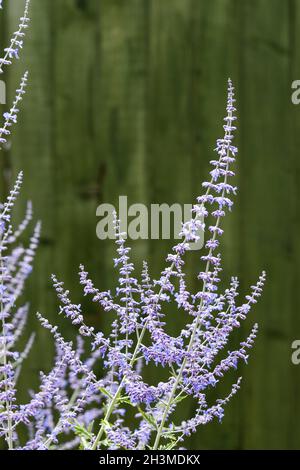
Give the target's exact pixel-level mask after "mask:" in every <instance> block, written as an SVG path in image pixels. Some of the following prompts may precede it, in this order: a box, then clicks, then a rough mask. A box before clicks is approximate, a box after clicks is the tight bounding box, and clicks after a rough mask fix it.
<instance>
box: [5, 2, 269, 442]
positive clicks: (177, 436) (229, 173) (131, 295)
mask: <svg viewBox="0 0 300 470" xmlns="http://www.w3.org/2000/svg"><path fill="white" fill-rule="evenodd" d="M1 6H2V2H1V0H0V7H1ZM28 9H29V0H27V1H26V2H25V12H24V15H23V17H22V18H21V19H20V25H19V29H18V30H17V32H15V33H14V34H13V36H12V39H11V41H10V45H9V47H8V48H6V49H5V55H4V57H3V58H2V59H0V71H3V67H4V66H5V65H10V63H11V59H12V58H14V57H16V58H17V57H18V51H19V49H20V48H21V47H22V46H23V36H24V30H25V29H26V27H27V25H28V21H29V17H28V13H29V10H28ZM26 82H27V73H25V75H24V76H23V78H22V81H21V85H20V87H19V89H18V90H17V93H16V98H15V100H14V102H13V105H12V107H11V109H10V110H9V112H6V113H4V124H3V126H2V127H1V128H0V145H3V144H5V143H6V140H7V138H8V136H9V135H10V132H11V126H12V124H14V123H16V121H17V115H18V111H19V110H18V104H19V102H20V101H21V99H22V96H23V94H24V92H25V87H26ZM234 102H235V100H234V89H233V86H232V83H231V81H230V80H229V81H228V97H227V114H226V117H225V125H224V136H223V138H221V139H219V140H218V141H217V146H216V149H215V150H216V155H217V157H216V159H214V160H212V161H211V165H212V170H211V172H210V180H209V181H208V182H205V183H203V188H204V193H203V194H202V195H201V196H199V197H198V200H197V203H196V204H195V205H194V206H193V210H192V214H191V219H190V220H189V221H188V222H186V223H184V224H183V226H182V232H181V236H182V239H181V241H180V242H179V243H178V244H176V245H175V246H174V248H173V250H172V252H171V253H170V254H169V255H168V256H167V259H166V263H167V264H166V267H165V269H164V270H163V271H162V273H161V275H160V276H159V278H158V279H153V278H152V276H150V273H149V269H148V264H147V263H146V262H144V263H143V269H142V272H141V275H140V276H139V277H137V276H136V274H135V267H134V265H133V263H132V261H131V259H130V248H129V247H127V246H126V243H125V239H126V234H125V233H122V232H121V231H120V221H119V220H118V218H117V215H115V236H116V246H117V250H116V251H117V255H116V258H115V259H114V265H115V267H116V269H117V271H118V287H117V288H116V289H115V290H114V291H112V290H108V291H100V290H99V289H97V288H96V287H95V286H94V283H93V281H92V280H91V279H90V277H89V274H88V273H87V271H86V270H85V268H84V266H80V271H79V283H80V285H81V287H82V289H83V293H84V295H85V296H91V299H92V301H93V302H95V303H96V304H97V305H98V306H99V308H100V309H101V311H102V312H103V313H104V314H105V315H107V316H109V317H110V318H111V330H110V334H109V335H108V336H105V335H104V333H103V332H101V331H96V330H95V329H94V328H93V327H90V326H88V325H87V324H86V323H85V321H84V314H83V311H82V307H81V305H80V304H75V303H73V302H72V301H71V299H70V295H69V291H68V290H66V289H65V288H64V284H63V282H61V281H59V280H58V279H57V277H56V276H53V277H52V280H53V285H54V289H55V291H56V293H57V296H58V299H59V301H60V311H59V313H60V314H62V315H63V316H65V317H66V318H68V319H69V320H70V321H71V322H72V324H73V325H75V326H76V327H77V328H78V336H77V340H76V341H77V342H76V345H75V346H73V344H72V342H69V341H66V340H65V339H64V338H63V337H62V335H61V334H60V333H59V331H58V327H57V326H55V325H52V324H50V323H49V321H48V320H47V319H45V318H44V317H43V316H42V315H41V314H39V313H38V315H37V316H38V319H39V320H40V322H41V324H42V326H43V327H45V328H46V329H48V330H49V331H50V332H51V333H52V335H53V338H54V342H55V346H56V354H55V358H54V365H53V367H52V369H51V370H50V371H47V372H42V373H41V374H40V381H41V384H40V387H39V389H38V391H36V392H34V391H29V399H28V402H27V403H25V404H23V403H22V404H21V403H19V402H18V400H17V380H18V376H19V373H20V368H21V365H22V362H23V360H24V359H25V358H26V356H27V355H28V352H29V349H30V347H31V344H32V342H33V336H30V337H29V340H28V342H27V345H26V347H25V349H24V350H23V352H21V353H20V352H17V351H16V343H17V341H18V339H19V337H20V335H21V333H22V331H23V329H24V326H25V323H26V316H27V312H28V306H27V305H26V304H25V305H21V306H18V304H17V300H18V298H19V297H20V295H21V294H22V292H23V287H24V282H25V280H26V278H27V277H28V275H29V274H30V272H31V269H32V261H33V257H34V254H35V250H36V248H37V245H38V239H39V232H40V224H39V223H38V224H37V225H36V228H35V230H34V233H33V236H32V237H31V239H30V242H29V246H28V247H27V248H24V247H23V245H21V244H19V243H18V240H19V238H20V236H21V235H22V233H23V231H24V230H25V228H26V227H27V225H28V224H29V222H30V220H31V217H32V211H31V205H30V204H29V205H28V209H27V213H26V216H25V219H24V221H23V222H22V223H21V224H20V226H19V227H18V228H17V229H16V230H13V228H12V224H11V213H12V208H13V206H14V202H15V199H16V196H17V195H18V193H19V190H20V186H21V182H22V173H20V174H19V176H18V178H17V181H16V184H15V187H14V188H13V190H12V191H11V193H10V195H9V196H8V198H7V200H6V202H5V203H4V204H3V205H2V206H1V208H0V307H1V314H0V315H1V329H0V331H1V333H0V438H1V437H2V438H3V439H4V442H5V443H6V446H7V448H8V449H22V450H29V449H32V450H51V449H61V450H62V449H84V450H97V449H134V450H136V449H175V448H176V447H178V446H181V445H182V442H183V441H184V440H185V438H186V437H188V436H190V435H191V433H193V432H195V431H196V430H197V428H198V427H199V426H201V425H204V424H207V423H208V422H210V421H212V420H213V419H218V420H220V421H221V420H222V418H223V415H224V408H225V406H226V404H227V403H228V402H229V400H230V399H231V397H232V396H233V395H234V394H235V393H236V392H237V390H238V389H239V387H240V379H238V380H237V382H236V383H234V384H233V385H232V388H231V390H230V391H229V393H228V395H227V396H226V397H224V398H220V399H218V400H217V401H216V402H215V403H210V400H209V391H210V389H211V388H212V387H215V386H216V385H217V384H218V382H219V380H220V379H221V378H222V377H223V375H224V374H225V373H226V372H227V371H229V370H230V369H235V368H237V365H238V362H239V361H240V360H242V361H247V359H248V350H249V349H250V348H251V347H252V345H253V342H254V339H255V337H256V333H257V325H254V326H253V328H252V331H251V332H250V334H249V336H248V337H247V338H246V339H245V341H243V342H242V343H241V344H240V346H239V347H238V349H236V350H233V351H228V346H227V345H228V341H229V338H230V335H231V333H232V331H233V330H234V329H235V328H238V327H239V326H240V323H241V320H244V319H245V318H246V316H247V315H248V313H249V311H250V309H251V307H252V305H253V304H255V303H256V301H257V299H258V297H259V296H260V295H261V292H262V288H263V285H264V282H265V273H264V272H263V273H262V274H261V276H260V277H259V279H258V281H257V283H256V284H255V285H254V286H252V287H251V292H250V294H249V295H248V296H246V298H245V300H244V302H242V303H241V304H239V305H238V303H237V296H238V287H239V283H238V279H237V278H235V277H233V278H232V279H231V282H230V285H229V287H228V288H227V289H226V290H225V291H224V292H220V287H219V284H220V273H221V270H222V268H221V255H220V254H219V253H218V248H219V239H220V237H221V235H222V234H223V229H222V227H221V221H222V219H223V217H224V216H225V213H226V211H227V210H231V207H232V204H233V202H232V200H231V196H232V194H235V193H236V188H235V187H234V186H232V185H231V184H230V182H229V180H230V178H232V177H233V176H234V172H233V169H232V166H233V164H234V161H235V158H236V154H237V148H236V147H235V146H234V145H233V134H234V131H235V129H236V128H235V125H234V124H235V120H236V117H235V107H234ZM204 228H205V230H206V232H207V233H208V234H209V237H208V240H207V241H206V243H205V250H206V251H205V253H204V254H203V255H202V256H201V263H202V264H203V267H202V268H201V270H200V272H199V275H198V278H199V290H198V291H197V292H191V291H190V289H189V288H188V286H187V281H186V266H185V254H186V252H187V251H188V250H189V245H190V243H193V242H195V241H197V240H198V236H199V230H204ZM171 302H172V303H171ZM167 303H171V305H172V307H173V313H172V315H173V318H176V316H177V315H180V316H181V317H182V314H185V316H186V324H185V327H184V328H183V329H182V330H181V331H180V332H179V334H178V335H176V336H172V335H170V334H169V333H168V332H167V326H168V325H167V321H166V320H167V318H166V317H165V312H166V308H165V307H166V304H167ZM226 350H227V352H226ZM222 351H223V354H224V352H225V354H224V357H223V358H222V359H220V357H219V353H220V352H222ZM149 363H152V364H154V366H156V367H157V368H163V369H164V371H165V376H166V379H165V380H162V381H157V383H156V384H155V385H150V384H148V383H147V382H146V380H145V378H144V377H145V373H144V369H143V366H145V365H147V364H149ZM100 365H102V367H99V366H100ZM99 369H101V370H102V371H103V373H102V374H99ZM187 399H191V400H194V403H195V413H194V415H193V416H191V417H188V419H186V421H183V422H177V421H176V409H177V407H178V405H179V403H181V402H182V401H183V400H187Z"/></svg>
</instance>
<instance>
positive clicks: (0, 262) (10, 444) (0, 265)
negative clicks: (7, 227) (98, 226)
mask: <svg viewBox="0 0 300 470" xmlns="http://www.w3.org/2000/svg"><path fill="white" fill-rule="evenodd" d="M2 243H3V240H1V243H0V271H1V281H0V282H1V292H3V288H4V283H3V272H4V265H3V259H2ZM0 310H1V317H2V318H1V320H2V334H3V336H2V341H3V345H2V348H3V349H2V354H3V366H4V372H3V378H4V383H5V386H4V390H5V393H6V394H7V393H8V392H9V389H8V386H7V378H8V377H7V373H6V366H7V364H8V362H7V343H6V325H5V318H4V317H5V314H4V309H3V300H2V294H1V300H0ZM5 407H6V414H7V435H6V441H7V444H8V448H9V450H12V449H13V433H12V418H11V403H10V401H9V400H8V399H7V398H6V401H5Z"/></svg>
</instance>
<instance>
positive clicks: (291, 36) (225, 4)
mask: <svg viewBox="0 0 300 470" xmlns="http://www.w3.org/2000/svg"><path fill="white" fill-rule="evenodd" d="M21 9H22V2H21V1H20V0H10V2H9V3H8V6H7V14H6V15H7V16H6V23H5V29H2V32H1V35H0V37H1V38H2V37H3V36H4V35H5V36H7V34H8V31H13V30H15V27H16V25H17V22H18V16H19V15H20V12H21ZM31 16H32V24H31V30H30V33H29V34H28V37H27V39H26V47H25V50H24V54H23V55H22V60H21V61H20V62H18V64H15V65H14V66H13V67H11V68H10V73H9V76H8V77H7V81H8V85H9V90H10V96H12V93H13V90H14V88H15V85H16V83H17V81H18V80H19V76H20V75H21V73H22V71H23V70H25V69H29V71H30V76H31V78H30V87H29V89H28V94H27V96H26V99H25V101H24V105H23V107H22V114H21V119H20V122H22V125H18V127H17V129H16V131H15V133H14V138H13V142H12V147H11V149H10V150H9V151H7V152H3V153H2V154H1V155H0V157H1V163H0V165H1V173H2V174H1V180H0V181H1V192H3V191H5V190H6V187H7V186H8V183H9V182H11V181H12V180H13V177H14V175H15V174H16V173H17V172H18V171H19V170H20V169H23V170H24V172H25V183H24V189H23V200H24V199H26V198H30V199H32V200H33V203H34V207H35V211H36V215H37V217H38V218H41V219H42V220H43V238H42V243H41V247H40V250H39V254H38V257H37V260H36V265H35V272H34V274H33V276H32V278H31V280H30V282H29V286H28V290H27V295H28V296H29V298H30V301H31V304H32V317H31V319H30V325H29V327H31V328H32V327H34V328H35V327H36V326H37V324H36V320H35V317H34V312H35V311H36V310H39V311H41V312H42V313H43V314H44V315H45V316H47V317H48V318H49V319H50V320H51V321H55V322H56V321H58V322H60V324H61V328H62V331H63V332H64V333H65V334H66V335H70V336H72V335H73V334H74V331H73V330H72V328H70V325H69V324H68V323H67V322H65V321H62V320H61V319H58V318H57V310H56V300H55V297H54V293H53V291H52V289H51V284H50V280H49V276H50V274H51V272H55V273H57V275H58V276H59V277H60V278H62V279H64V280H65V282H66V285H67V287H68V288H70V290H71V292H72V293H73V299H74V301H76V302H77V301H78V302H81V301H82V303H83V305H84V308H85V311H86V318H87V321H88V322H89V323H91V324H95V325H97V326H99V327H101V328H105V329H107V328H108V322H109V318H108V317H107V315H104V314H103V313H102V312H100V311H98V310H97V309H96V307H95V306H93V305H91V304H90V303H88V302H87V301H86V300H82V296H81V292H80V291H79V288H78V278H77V274H76V273H77V270H78V265H79V264H80V263H84V264H85V265H86V267H87V268H88V269H89V271H90V272H91V276H92V277H93V278H94V279H95V281H96V283H97V285H98V286H99V287H100V288H108V287H110V286H111V285H114V283H115V278H114V270H113V268H112V261H111V258H112V256H113V252H114V251H113V250H114V247H113V244H112V243H111V242H109V241H105V242H103V241H99V240H98V239H97V237H96V224H97V218H96V208H97V206H98V205H99V204H100V203H102V202H110V203H113V204H117V202H118V197H119V195H127V196H128V202H129V204H131V203H134V202H142V203H146V204H148V205H149V204H151V203H163V202H166V203H169V204H171V203H174V202H179V203H181V204H184V203H191V202H193V201H194V199H195V197H196V196H197V195H198V194H199V193H200V191H201V181H202V180H203V179H204V178H206V176H207V174H208V170H209V164H208V162H209V160H210V159H211V157H212V156H213V148H214V143H215V139H216V138H217V137H218V136H219V135H220V133H221V132H222V128H221V126H222V118H223V115H224V105H225V91H226V80H227V78H228V76H230V77H231V78H232V79H233V81H234V83H235V86H236V91H237V99H238V101H237V102H238V109H239V113H238V114H239V120H238V125H239V131H238V135H237V143H238V145H239V149H240V156H239V159H238V163H237V182H238V186H239V188H240V191H239V194H238V198H237V200H236V205H235V209H234V212H233V213H232V214H230V215H229V216H228V217H227V219H226V222H225V230H226V232H225V236H224V239H223V248H222V254H223V258H224V272H223V276H224V280H225V281H228V279H229V277H230V275H231V274H233V275H238V276H240V277H241V290H242V294H245V293H246V291H247V287H248V285H250V284H252V283H253V282H255V280H256V278H257V276H258V274H259V271H260V270H261V269H266V270H267V272H268V283H267V287H266V291H265V293H264V296H263V299H262V301H261V302H260V303H259V304H258V306H257V308H255V311H254V313H253V314H252V316H251V319H250V320H249V321H247V323H246V324H245V326H244V327H243V329H242V330H241V331H240V332H239V333H238V334H237V335H236V337H235V338H234V339H233V343H232V345H231V346H232V347H233V344H235V343H236V342H237V341H238V340H240V339H242V338H244V336H245V335H246V334H247V332H248V330H249V329H250V328H251V325H252V324H253V323H254V321H258V322H259V324H260V335H259V339H258V342H257V345H256V348H255V350H254V351H253V352H252V354H251V360H250V365H249V366H248V367H242V369H241V371H240V372H241V373H242V375H243V376H244V383H243V386H242V389H241V391H240V394H239V396H238V397H237V398H235V399H234V401H233V402H232V403H231V404H230V405H229V406H228V408H227V413H226V415H225V419H224V422H223V424H222V425H219V424H217V423H215V424H211V425H209V426H207V427H206V428H205V429H201V430H200V432H199V433H198V434H197V435H196V436H193V438H192V439H191V440H190V441H189V443H188V444H187V445H188V446H189V447H191V448H195V449H198V448H299V443H300V428H299V425H298V417H299V413H300V401H299V392H300V369H299V367H298V368H297V366H294V365H292V364H291V360H290V356H291V349H290V346H291V343H292V341H293V340H294V339H296V338H297V337H298V338H299V336H300V316H299V306H300V305H299V304H300V302H299V287H298V285H299V262H300V259H299V239H298V238H299V237H298V228H299V197H300V194H299V170H300V160H299V155H298V151H299V147H300V137H299V136H300V107H297V106H294V105H292V103H291V99H290V95H291V82H292V81H293V80H295V79H299V78H300V77H299V74H300V68H299V54H298V51H299V47H300V36H299V28H300V1H299V0H288V1H285V2H282V1H280V0H245V1H243V2H241V1H239V0H210V1H209V2H206V1H204V0H165V1H161V0H126V1H125V0H101V1H100V0H63V1H62V0H32V15H31ZM4 33H5V34H4ZM21 206H22V203H21ZM20 212H21V211H19V210H18V212H17V217H20ZM133 246H134V253H133V256H134V260H135V261H136V262H137V266H138V267H139V268H140V266H141V261H142V259H144V258H147V259H148V260H149V263H150V266H151V272H152V273H153V274H154V275H157V274H158V273H159V272H160V270H161V269H162V267H163V262H164V257H165V255H166V254H167V252H168V250H169V249H170V246H171V243H170V241H168V240H160V241H157V240H153V241H151V242H146V241H137V242H136V243H134V244H133ZM199 256H200V255H199V253H197V252H194V253H193V254H192V255H189V257H188V258H189V259H188V266H189V276H188V278H189V282H190V283H191V286H193V287H196V284H197V283H196V281H195V280H194V278H195V273H196V272H197V271H198V270H199V266H200V265H199ZM224 285H225V284H224ZM168 318H169V322H170V328H171V330H172V331H177V330H178V328H179V327H180V325H182V324H183V323H184V321H185V319H184V318H183V316H182V315H178V313H177V312H175V311H173V310H172V309H170V311H169V312H168ZM38 331H39V333H38V338H37V342H36V345H35V347H34V350H33V351H32V353H31V355H30V358H29V359H30V360H29V361H28V365H27V368H28V369H27V373H26V374H25V377H23V381H22V387H23V389H24V390H25V389H26V387H27V386H28V384H29V383H30V382H32V377H33V376H36V371H37V370H39V369H41V368H42V369H47V368H49V367H50V364H51V357H52V345H51V344H52V343H51V338H50V337H49V335H48V333H47V332H44V331H42V330H40V329H39V330H38ZM147 375H148V379H149V380H153V378H155V379H159V376H158V373H157V370H156V369H155V368H149V369H147ZM235 377H236V375H234V374H233V375H231V376H230V377H228V378H227V379H226V380H225V381H224V383H222V384H221V385H220V387H218V388H217V390H216V391H214V392H213V393H212V399H214V398H216V397H218V396H224V395H226V393H227V392H228V390H229V388H230V384H231V382H232V381H233V380H234V378H235ZM34 383H36V381H35V382H34ZM23 396H24V393H23ZM189 412H191V410H189V409H188V408H187V407H181V408H180V417H181V418H183V417H184V416H187V415H188V413H189Z"/></svg>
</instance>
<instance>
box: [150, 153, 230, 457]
mask: <svg viewBox="0 0 300 470" xmlns="http://www.w3.org/2000/svg"><path fill="white" fill-rule="evenodd" d="M229 152H230V150H229V148H228V150H227V157H229ZM228 169H229V164H228V163H227V165H226V174H225V177H224V187H223V191H222V198H223V197H224V196H225V185H226V183H227V172H228ZM220 220H221V218H220V216H219V217H218V218H217V222H216V228H218V227H219V225H220ZM216 233H217V231H216V230H215V232H214V235H213V237H212V241H215V239H216ZM211 254H212V248H210V250H209V254H208V256H210V255H211ZM209 268H210V261H209V260H208V261H207V263H206V269H205V272H206V274H207V273H208V271H209ZM206 285H207V282H206V281H204V282H203V288H202V293H205V292H206ZM202 308H203V296H202V298H201V302H200V306H199V309H198V314H197V320H196V322H195V325H194V328H193V332H192V335H191V338H190V341H189V345H188V348H187V355H188V354H189V352H191V350H192V348H193V345H194V340H195V336H196V333H197V330H198V328H199V326H200V319H201V313H202ZM186 363H187V359H186V358H184V359H183V361H182V364H181V367H180V369H179V372H178V374H177V377H176V380H175V382H174V385H173V388H172V391H171V393H170V396H169V400H168V402H167V405H166V407H165V409H164V413H163V416H162V420H161V423H160V426H159V429H158V432H157V435H156V438H155V442H154V446H153V450H157V449H158V446H159V442H160V439H161V435H162V432H163V429H164V426H165V422H166V420H167V417H168V414H169V411H170V407H171V405H172V402H173V399H174V396H175V394H176V391H177V388H178V385H179V384H180V382H181V378H182V373H183V371H184V368H185V366H186Z"/></svg>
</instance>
